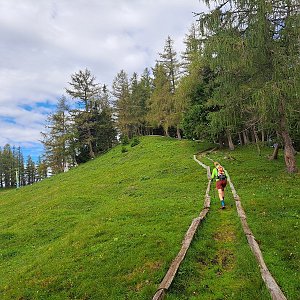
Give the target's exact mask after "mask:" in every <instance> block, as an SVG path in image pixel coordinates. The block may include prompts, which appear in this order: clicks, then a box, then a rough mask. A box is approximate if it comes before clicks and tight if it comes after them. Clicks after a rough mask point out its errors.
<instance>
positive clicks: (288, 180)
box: [210, 146, 300, 300]
mask: <svg viewBox="0 0 300 300" xmlns="http://www.w3.org/2000/svg"><path fill="white" fill-rule="evenodd" d="M271 153H272V149H271V148H267V147H266V148H263V149H262V155H261V156H259V155H258V154H257V150H256V148H255V147H254V146H249V147H247V148H245V147H242V148H237V149H236V150H235V151H233V152H215V153H212V154H211V155H210V157H211V158H213V159H214V160H219V161H221V163H222V164H223V165H224V166H225V168H227V170H228V172H229V174H230V176H231V179H232V181H233V183H234V186H235V188H236V190H237V193H238V194H239V196H240V197H241V201H242V205H243V207H244V209H245V211H246V214H247V218H248V224H249V226H250V228H251V230H252V231H253V234H254V236H255V237H256V239H257V240H258V242H259V245H260V248H261V250H262V253H263V256H264V259H265V262H266V264H267V266H268V268H269V270H270V272H271V273H272V275H273V276H274V277H275V279H276V281H277V283H278V284H279V285H280V286H281V288H282V290H283V292H284V293H285V295H286V296H287V298H288V299H291V300H292V299H299V295H300V275H299V270H300V238H299V236H300V235H299V223H300V202H299V199H300V188H299V186H300V173H299V172H298V173H297V174H293V175H288V174H287V173H286V171H285V164H284V159H283V153H282V152H280V156H279V159H278V160H276V161H269V160H268V159H267V157H268V155H270V154H271ZM297 159H298V168H299V169H300V160H299V159H300V158H299V156H297ZM228 193H229V189H227V194H228Z"/></svg>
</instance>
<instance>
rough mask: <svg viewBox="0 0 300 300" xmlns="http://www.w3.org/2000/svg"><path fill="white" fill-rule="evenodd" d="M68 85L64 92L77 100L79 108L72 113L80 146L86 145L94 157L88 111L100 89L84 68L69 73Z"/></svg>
mask: <svg viewBox="0 0 300 300" xmlns="http://www.w3.org/2000/svg"><path fill="white" fill-rule="evenodd" d="M69 85H70V88H66V92H67V93H68V94H69V95H70V96H71V97H72V98H73V99H77V100H79V102H78V104H79V109H77V110H73V114H74V120H75V121H76V122H77V127H78V129H80V144H81V148H85V146H87V147H88V152H89V156H90V158H95V152H94V149H93V140H94V139H93V135H92V131H93V127H94V126H95V123H94V122H93V119H92V118H91V114H90V113H91V111H92V109H93V105H94V99H95V97H96V96H97V95H98V93H99V90H100V87H99V84H98V83H96V78H95V76H93V75H92V73H91V71H89V70H88V69H85V70H84V71H82V70H80V71H79V72H78V73H74V74H73V75H71V81H70V82H69Z"/></svg>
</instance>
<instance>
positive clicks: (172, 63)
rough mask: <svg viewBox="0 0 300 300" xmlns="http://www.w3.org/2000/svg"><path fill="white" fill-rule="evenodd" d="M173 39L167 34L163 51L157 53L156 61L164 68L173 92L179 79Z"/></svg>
mask: <svg viewBox="0 0 300 300" xmlns="http://www.w3.org/2000/svg"><path fill="white" fill-rule="evenodd" d="M173 44H174V41H173V40H172V39H171V37H170V36H168V38H167V40H166V43H165V46H164V52H162V53H159V56H160V59H159V60H158V62H159V63H160V64H161V65H162V66H163V67H164V68H165V70H166V73H167V76H168V78H169V80H170V84H171V92H172V93H173V94H174V93H175V89H176V86H177V82H178V79H179V66H180V65H179V62H178V59H177V53H176V51H175V50H174V46H173Z"/></svg>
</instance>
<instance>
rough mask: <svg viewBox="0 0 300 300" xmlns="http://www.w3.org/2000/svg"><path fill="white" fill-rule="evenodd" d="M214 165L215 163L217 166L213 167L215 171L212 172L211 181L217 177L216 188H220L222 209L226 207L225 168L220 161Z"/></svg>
mask: <svg viewBox="0 0 300 300" xmlns="http://www.w3.org/2000/svg"><path fill="white" fill-rule="evenodd" d="M214 165H215V168H214V169H213V172H212V174H211V181H213V180H214V179H216V189H217V190H218V194H219V198H220V201H221V205H222V209H224V208H225V201H224V195H225V191H224V189H225V187H226V184H227V179H226V174H225V170H224V168H223V167H222V166H221V165H220V164H219V163H218V162H214Z"/></svg>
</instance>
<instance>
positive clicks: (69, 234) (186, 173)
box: [0, 137, 299, 300]
mask: <svg viewBox="0 0 300 300" xmlns="http://www.w3.org/2000/svg"><path fill="white" fill-rule="evenodd" d="M206 147H207V145H201V144H196V143H194V142H188V141H176V140H174V139H167V138H162V137H146V138H143V139H142V140H141V143H140V144H139V145H137V146H135V147H134V148H131V147H130V146H127V149H128V152H126V153H122V152H121V147H120V146H118V147H116V148H115V149H113V150H112V151H110V152H109V153H107V154H105V155H104V156H102V157H99V158H97V159H95V160H93V161H91V162H89V163H86V164H84V165H82V166H80V167H78V168H75V169H73V170H71V171H69V172H68V173H65V174H60V175H57V176H54V177H52V178H50V179H47V180H44V181H43V182H40V183H38V184H35V185H33V186H28V187H24V188H21V189H19V190H10V191H3V192H1V194H0V199H1V200H0V245H1V247H0V295H1V297H0V298H1V299H41V300H42V299H43V300H44V299H151V297H152V296H153V294H154V292H155V290H156V288H157V285H158V284H159V283H160V281H161V279H162V278H163V276H164V274H165V272H166V270H167V269H168V267H169V264H170V262H171V261H172V259H173V258H174V257H175V256H176V255H177V253H178V250H179V249H180V246H181V245H180V244H181V241H182V238H183V236H184V234H185V232H186V230H187V228H188V227H189V225H190V223H191V220H192V219H193V218H194V217H196V216H197V215H198V213H199V212H200V210H201V209H202V204H203V199H204V194H205V189H206V185H207V178H206V172H205V170H204V169H202V168H201V167H199V165H198V164H196V163H195V162H194V161H193V160H192V154H193V153H195V152H197V151H199V150H203V149H205V148H206ZM253 153H254V151H253V149H250V148H249V149H248V151H239V150H238V151H236V152H234V153H231V155H234V156H235V158H236V159H235V160H230V159H228V157H229V156H228V155H227V154H223V153H220V152H217V153H213V154H212V157H213V158H218V159H219V160H220V161H221V162H223V161H224V165H225V167H226V168H227V169H228V171H229V172H230V175H231V177H232V180H233V182H234V184H235V186H236V189H237V192H238V193H239V195H240V196H241V198H242V203H243V205H244V207H245V210H246V213H247V214H248V222H249V225H250V227H251V228H252V229H253V232H254V234H255V236H256V237H257V238H258V239H259V241H260V244H261V247H262V250H263V252H264V255H265V257H266V262H267V264H268V266H270V270H271V272H272V273H273V274H274V275H275V276H276V279H277V277H278V281H279V283H280V285H281V286H282V287H283V290H284V292H286V293H287V294H288V296H289V299H296V298H295V295H297V294H296V292H297V289H299V283H298V282H299V277H298V276H299V275H297V274H296V271H295V270H296V269H295V268H298V269H299V247H298V248H297V246H299V245H298V240H297V238H296V237H297V236H298V235H295V233H296V230H297V228H298V227H297V226H298V220H299V202H297V199H299V189H298V190H297V189H296V188H295V187H296V186H297V184H298V186H299V176H298V175H296V176H294V177H290V176H288V175H286V174H285V173H284V172H274V173H275V174H273V173H272V172H268V173H266V172H264V170H265V169H266V168H265V164H263V163H262V162H265V161H266V160H265V158H264V157H256V156H255V153H254V156H253ZM245 155H246V156H247V155H249V157H251V159H250V160H249V161H248V160H245V159H244V156H245ZM225 156H226V158H224V157H225ZM253 157H255V159H253ZM204 160H205V159H204ZM204 162H206V163H209V161H208V160H206V161H204ZM209 164H211V163H209ZM266 164H267V167H268V170H269V168H270V170H273V169H274V170H275V168H273V167H272V166H274V164H275V165H276V168H278V167H279V168H281V167H282V166H283V162H282V160H280V161H278V162H275V163H274V162H266ZM260 166H261V167H260ZM244 168H249V172H248V176H247V178H245V176H244V175H243V174H244V173H243V172H241V169H243V170H244ZM272 168H273V169H272ZM274 176H275V178H274ZM262 178H264V181H262ZM246 179H247V180H246ZM257 179H258V180H257ZM273 180H274V181H273ZM265 181H266V183H265ZM262 183H264V184H262ZM283 185H284V188H283ZM253 194H254V195H253ZM227 196H228V199H227V203H228V209H227V210H226V211H225V212H224V211H220V210H219V203H218V202H217V201H215V200H213V203H212V209H211V212H210V213H209V216H208V218H207V220H206V221H205V222H204V224H203V225H202V226H201V228H200V230H199V232H198V234H197V239H196V241H195V242H194V243H193V244H192V249H191V251H189V253H188V256H187V259H186V260H185V261H184V264H183V265H182V267H181V269H180V272H179V274H178V276H177V278H176V281H175V283H174V285H173V286H172V288H171V291H170V293H169V294H168V297H169V298H170V299H178V300H179V299H269V295H268V292H267V291H266V288H265V287H264V284H263V282H262V280H261V278H260V273H259V270H258V267H257V266H256V263H255V260H254V257H253V255H252V253H251V251H250V249H249V248H248V246H247V242H246V239H245V237H244V236H243V233H242V231H241V227H240V224H239V220H238V218H237V216H236V212H235V207H234V203H233V200H232V196H231V195H230V194H229V190H228V191H227ZM283 197H284V198H283ZM274 198H276V199H278V200H277V201H272V199H274ZM296 198H297V199H296ZM283 207H284V210H282V208H283ZM220 229H221V230H220ZM287 248H289V251H287ZM291 249H292V250H291ZM290 253H292V254H290ZM284 270H285V271H286V276H285V272H284ZM297 280H298V282H297ZM298 292H299V290H298ZM258 296H259V297H258ZM203 297H204V298H203ZM241 297H242V298H241Z"/></svg>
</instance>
